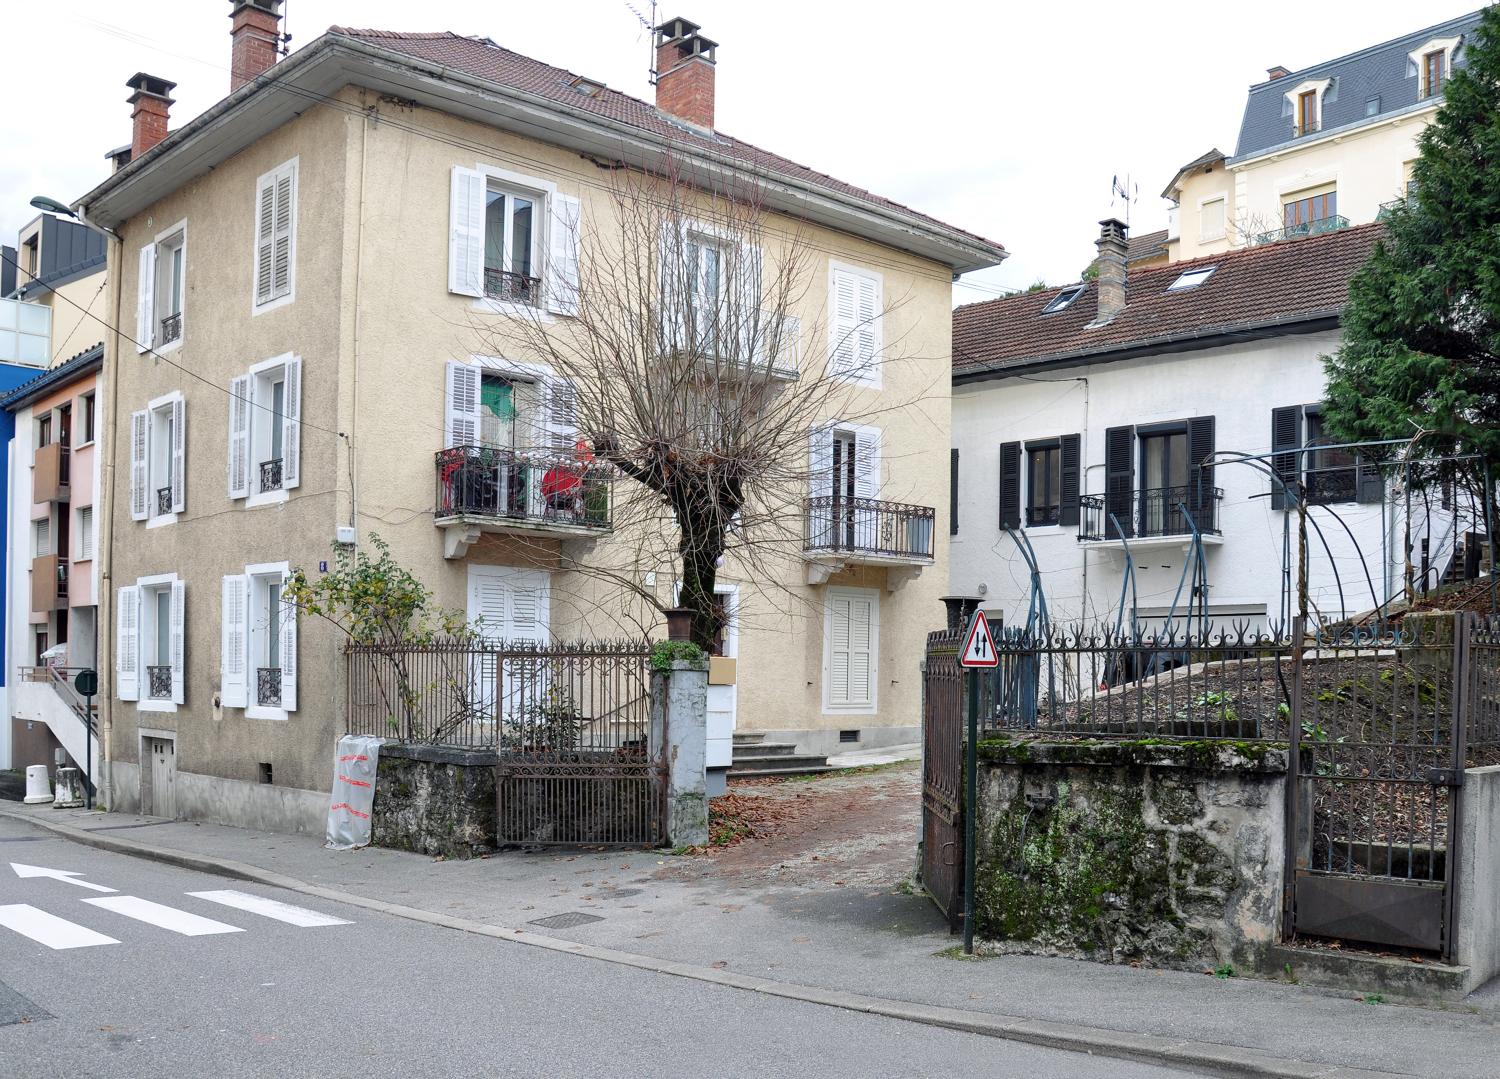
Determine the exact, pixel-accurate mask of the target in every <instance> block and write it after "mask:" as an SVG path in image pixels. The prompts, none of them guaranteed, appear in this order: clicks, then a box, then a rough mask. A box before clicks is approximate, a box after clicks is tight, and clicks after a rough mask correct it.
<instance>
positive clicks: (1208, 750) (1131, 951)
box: [975, 739, 1287, 971]
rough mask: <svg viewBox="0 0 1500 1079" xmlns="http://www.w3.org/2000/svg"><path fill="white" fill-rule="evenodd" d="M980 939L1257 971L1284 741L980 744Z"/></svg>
mask: <svg viewBox="0 0 1500 1079" xmlns="http://www.w3.org/2000/svg"><path fill="white" fill-rule="evenodd" d="M979 762H980V774H979V791H978V796H979V813H978V817H977V821H976V826H977V832H976V834H977V837H978V842H977V848H978V850H977V852H976V853H977V866H978V870H977V873H976V879H975V891H976V907H977V916H976V919H975V928H976V933H977V935H978V936H979V937H980V938H982V939H984V940H986V941H990V942H992V943H994V944H996V945H997V946H1000V947H1002V948H1008V949H1013V950H1021V951H1036V952H1044V953H1049V954H1059V955H1071V956H1078V957H1082V958H1089V959H1096V960H1101V961H1104V962H1134V961H1139V962H1144V963H1149V964H1153V965H1161V966H1174V967H1186V968H1193V969H1202V968H1204V967H1215V966H1219V965H1221V964H1230V965H1233V966H1236V967H1238V968H1240V969H1243V970H1247V971H1248V970H1257V969H1261V968H1262V967H1264V966H1265V964H1266V955H1267V953H1268V951H1269V948H1270V946H1271V945H1272V944H1274V943H1275V941H1276V940H1277V939H1278V938H1279V935H1280V913H1281V893H1282V878H1283V868H1284V867H1283V852H1284V843H1285V838H1284V834H1285V829H1284V820H1285V791H1286V786H1285V784H1286V766H1287V754H1286V750H1285V748H1283V747H1280V746H1267V745H1264V744H1257V743H1241V742H1220V743H1210V742H1188V743H1174V744H1165V743H1161V742H1158V741H1153V740H1143V741H1135V742H1083V741H1080V742H1042V741H1026V740H1003V739H1002V740H994V741H987V742H982V743H980V746H979Z"/></svg>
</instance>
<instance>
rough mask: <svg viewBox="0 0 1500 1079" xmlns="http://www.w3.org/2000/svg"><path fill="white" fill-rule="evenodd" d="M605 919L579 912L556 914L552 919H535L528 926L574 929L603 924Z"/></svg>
mask: <svg viewBox="0 0 1500 1079" xmlns="http://www.w3.org/2000/svg"><path fill="white" fill-rule="evenodd" d="M602 921H604V919H603V918H601V917H599V915H597V914H581V913H579V912H577V911H569V912H568V913H567V914H554V915H552V916H551V917H550V918H534V919H532V920H531V921H530V922H528V923H527V924H528V925H539V926H541V927H542V928H543V929H572V928H573V927H574V926H577V925H588V924H589V923H590V922H602Z"/></svg>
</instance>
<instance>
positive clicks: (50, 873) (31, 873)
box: [10, 862, 115, 892]
mask: <svg viewBox="0 0 1500 1079" xmlns="http://www.w3.org/2000/svg"><path fill="white" fill-rule="evenodd" d="M10 867H11V868H12V869H14V870H15V871H16V876H18V877H22V878H25V877H50V878H52V879H53V880H60V881H62V882H63V883H64V884H76V885H78V887H80V888H88V889H89V890H91V891H95V892H112V891H114V890H115V889H113V888H106V887H105V886H104V885H102V884H90V883H89V882H88V881H86V880H76V879H75V878H77V877H81V876H83V874H82V873H79V872H76V871H73V870H67V869H44V868H43V867H42V866H39V865H22V864H21V863H20V862H11V863H10Z"/></svg>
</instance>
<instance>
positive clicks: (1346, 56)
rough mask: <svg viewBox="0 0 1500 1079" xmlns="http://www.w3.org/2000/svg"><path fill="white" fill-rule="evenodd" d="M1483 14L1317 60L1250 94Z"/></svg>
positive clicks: (1458, 17)
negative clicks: (1273, 84)
mask: <svg viewBox="0 0 1500 1079" xmlns="http://www.w3.org/2000/svg"><path fill="white" fill-rule="evenodd" d="M1483 13H1484V9H1483V8H1480V9H1479V10H1478V11H1470V12H1466V13H1465V14H1463V15H1455V16H1454V17H1453V18H1451V19H1444V20H1443V21H1442V22H1435V23H1433V24H1432V25H1431V26H1424V27H1422V28H1421V29H1420V30H1409V31H1407V32H1406V33H1404V34H1397V35H1396V36H1395V37H1388V38H1386V39H1385V40H1384V41H1377V42H1375V44H1373V45H1366V46H1365V47H1364V48H1362V49H1355V50H1354V51H1352V52H1346V53H1344V54H1343V55H1342V56H1335V57H1332V58H1331V59H1328V60H1319V61H1318V62H1317V63H1314V64H1306V65H1304V66H1302V67H1299V68H1298V69H1297V70H1296V71H1289V72H1287V74H1285V75H1282V76H1281V77H1280V78H1275V79H1262V80H1261V81H1260V82H1252V83H1251V84H1250V91H1251V92H1252V93H1254V92H1255V91H1256V90H1259V89H1261V88H1262V87H1264V86H1269V85H1271V84H1272V83H1277V82H1282V81H1284V80H1286V79H1288V78H1292V77H1293V76H1296V75H1302V74H1304V73H1306V72H1309V71H1317V70H1320V69H1322V68H1328V67H1332V66H1333V65H1334V64H1342V63H1343V62H1344V61H1346V60H1353V59H1355V58H1357V57H1360V56H1364V55H1366V54H1367V53H1372V52H1374V51H1376V50H1377V49H1383V48H1385V47H1386V46H1387V45H1394V44H1396V43H1397V42H1398V41H1405V40H1407V39H1408V38H1416V37H1421V36H1422V35H1423V34H1430V33H1432V32H1433V31H1434V30H1442V29H1444V28H1446V27H1449V26H1453V25H1454V24H1456V23H1461V22H1465V21H1467V20H1469V19H1472V18H1474V16H1476V15H1482V14H1483Z"/></svg>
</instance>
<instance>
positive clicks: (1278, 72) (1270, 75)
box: [1266, 64, 1291, 82]
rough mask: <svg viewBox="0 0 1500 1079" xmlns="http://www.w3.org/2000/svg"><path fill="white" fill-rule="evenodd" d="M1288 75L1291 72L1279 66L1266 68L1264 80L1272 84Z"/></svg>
mask: <svg viewBox="0 0 1500 1079" xmlns="http://www.w3.org/2000/svg"><path fill="white" fill-rule="evenodd" d="M1290 74H1291V72H1290V71H1288V70H1287V69H1286V68H1284V67H1282V66H1281V65H1280V64H1277V65H1276V66H1275V67H1268V68H1266V78H1267V79H1269V80H1271V81H1272V82H1275V81H1276V80H1277V79H1284V78H1286V77H1287V76H1288V75H1290Z"/></svg>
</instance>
